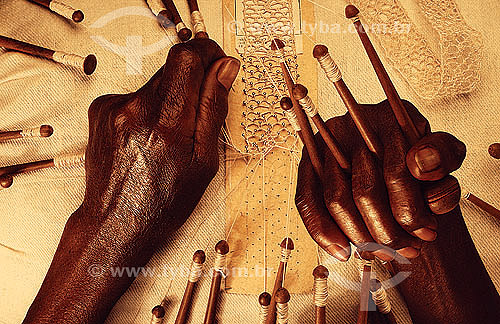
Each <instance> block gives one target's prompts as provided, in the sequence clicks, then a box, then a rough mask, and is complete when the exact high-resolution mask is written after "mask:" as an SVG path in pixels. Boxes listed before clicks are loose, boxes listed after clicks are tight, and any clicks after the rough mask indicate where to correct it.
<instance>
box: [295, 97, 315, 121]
mask: <svg viewBox="0 0 500 324" xmlns="http://www.w3.org/2000/svg"><path fill="white" fill-rule="evenodd" d="M299 103H300V105H301V106H302V108H303V109H304V111H305V112H306V114H307V116H309V117H311V118H313V117H314V116H316V115H317V114H318V109H317V108H316V106H315V105H314V103H313V102H312V100H311V97H309V96H305V97H304V98H302V99H300V100H299Z"/></svg>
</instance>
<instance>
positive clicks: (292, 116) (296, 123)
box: [285, 109, 301, 132]
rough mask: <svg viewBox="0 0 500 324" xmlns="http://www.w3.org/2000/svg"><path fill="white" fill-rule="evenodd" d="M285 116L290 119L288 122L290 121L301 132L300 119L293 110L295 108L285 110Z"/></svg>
mask: <svg viewBox="0 0 500 324" xmlns="http://www.w3.org/2000/svg"><path fill="white" fill-rule="evenodd" d="M285 116H286V118H287V119H288V122H289V123H290V125H292V128H293V129H294V130H295V131H296V132H300V131H301V129H300V125H299V121H298V120H297V115H296V114H295V111H293V109H290V110H285Z"/></svg>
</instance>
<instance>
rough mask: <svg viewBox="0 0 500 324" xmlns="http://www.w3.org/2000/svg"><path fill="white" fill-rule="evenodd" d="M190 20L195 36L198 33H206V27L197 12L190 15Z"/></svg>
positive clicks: (199, 13)
mask: <svg viewBox="0 0 500 324" xmlns="http://www.w3.org/2000/svg"><path fill="white" fill-rule="evenodd" d="M191 20H192V22H193V29H194V33H195V34H198V33H200V32H203V33H206V32H207V27H206V26H205V20H203V16H202V15H201V12H199V11H198V10H196V11H193V12H192V13H191Z"/></svg>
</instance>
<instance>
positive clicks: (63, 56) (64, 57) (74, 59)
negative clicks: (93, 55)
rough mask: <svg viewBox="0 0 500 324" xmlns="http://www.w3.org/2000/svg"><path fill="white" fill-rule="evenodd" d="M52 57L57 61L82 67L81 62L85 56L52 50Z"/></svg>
mask: <svg viewBox="0 0 500 324" xmlns="http://www.w3.org/2000/svg"><path fill="white" fill-rule="evenodd" d="M52 59H53V60H54V61H56V62H58V63H61V64H67V65H72V66H76V67H78V68H83V63H84V62H85V57H82V56H80V55H75V54H69V53H65V52H54V54H53V55H52Z"/></svg>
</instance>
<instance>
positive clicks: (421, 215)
mask: <svg viewBox="0 0 500 324" xmlns="http://www.w3.org/2000/svg"><path fill="white" fill-rule="evenodd" d="M379 105H380V109H382V110H383V111H390V108H388V102H387V101H384V102H382V103H381V104H379ZM381 117H382V116H381ZM383 118H384V121H385V127H384V128H383V130H381V131H380V134H379V136H380V139H381V141H382V144H383V146H384V161H383V170H384V171H383V173H384V180H385V185H386V187H387V193H388V197H389V201H390V206H391V209H392V214H393V215H394V218H395V219H396V221H397V222H398V223H399V224H400V225H401V227H403V228H404V229H405V230H406V231H407V232H408V233H411V234H412V235H414V236H416V237H418V238H420V239H422V240H424V241H433V240H435V239H436V235H437V234H436V229H437V222H436V219H435V217H434V216H433V215H432V213H431V211H430V209H429V208H428V206H427V204H426V202H425V200H424V197H423V195H422V189H421V186H420V183H419V182H418V181H417V180H416V179H415V178H413V177H412V175H411V174H410V172H409V170H408V168H407V166H406V152H407V151H408V149H409V144H408V142H407V141H406V139H405V138H404V136H403V134H402V133H401V130H400V128H399V127H398V126H397V123H396V122H395V120H394V119H395V118H394V116H393V115H392V114H387V116H383ZM391 119H392V121H391Z"/></svg>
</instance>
